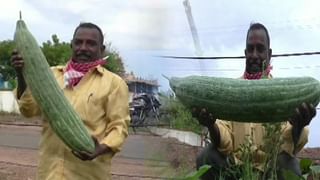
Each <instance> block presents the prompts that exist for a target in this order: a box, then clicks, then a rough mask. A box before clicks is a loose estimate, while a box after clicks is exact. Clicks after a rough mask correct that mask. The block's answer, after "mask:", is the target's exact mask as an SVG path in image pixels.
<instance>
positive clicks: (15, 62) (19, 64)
mask: <svg viewBox="0 0 320 180" xmlns="http://www.w3.org/2000/svg"><path fill="white" fill-rule="evenodd" d="M11 65H12V66H13V68H14V69H15V71H16V73H17V74H22V68H23V66H24V61H23V58H22V56H21V55H20V54H19V53H18V51H17V50H13V51H12V53H11Z"/></svg>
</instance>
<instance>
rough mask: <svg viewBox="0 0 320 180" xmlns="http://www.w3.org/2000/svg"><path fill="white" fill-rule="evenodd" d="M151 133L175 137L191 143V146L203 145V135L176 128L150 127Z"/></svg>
mask: <svg viewBox="0 0 320 180" xmlns="http://www.w3.org/2000/svg"><path fill="white" fill-rule="evenodd" d="M149 130H150V132H151V133H153V134H155V135H158V136H161V137H163V138H175V139H177V140H178V141H180V142H182V143H185V144H189V145H191V146H201V145H202V142H201V136H200V135H198V134H196V133H194V132H188V131H180V130H175V129H166V128H157V127H149Z"/></svg>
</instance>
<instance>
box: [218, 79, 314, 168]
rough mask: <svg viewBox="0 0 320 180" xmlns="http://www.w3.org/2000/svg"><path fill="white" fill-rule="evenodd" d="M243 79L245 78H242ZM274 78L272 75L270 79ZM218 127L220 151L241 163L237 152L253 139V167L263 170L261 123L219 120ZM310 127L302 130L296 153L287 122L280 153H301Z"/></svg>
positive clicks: (263, 154)
mask: <svg viewBox="0 0 320 180" xmlns="http://www.w3.org/2000/svg"><path fill="white" fill-rule="evenodd" d="M241 78H243V77H241ZM268 78H269V79H271V78H272V76H271V75H269V77H268ZM216 123H217V126H218V128H219V131H220V137H221V139H220V140H221V143H220V146H219V147H218V150H219V151H220V152H222V153H223V154H224V155H231V156H233V157H234V158H235V161H236V163H240V162H241V157H242V155H241V153H240V152H236V151H237V150H238V149H239V148H240V146H241V144H243V143H245V140H246V138H247V137H250V138H251V139H252V141H253V142H252V143H253V147H252V148H251V150H252V151H253V153H254V154H253V158H254V159H253V161H254V162H252V163H253V165H254V166H255V167H256V168H258V169H260V170H262V167H263V164H262V163H263V162H264V159H265V152H264V151H263V146H264V144H263V136H264V127H263V126H262V124H261V123H241V122H234V121H225V120H217V121H216ZM308 134H309V129H308V127H304V129H303V130H302V133H301V136H300V138H299V140H298V143H297V147H296V149H295V152H293V151H294V145H293V140H292V126H291V124H290V123H289V122H286V123H284V124H283V125H282V137H281V138H282V140H283V144H282V145H281V148H280V152H281V151H285V152H287V153H288V154H290V155H291V156H294V155H295V154H296V153H297V152H299V151H300V150H301V149H302V148H303V147H304V145H305V144H306V143H307V142H308Z"/></svg>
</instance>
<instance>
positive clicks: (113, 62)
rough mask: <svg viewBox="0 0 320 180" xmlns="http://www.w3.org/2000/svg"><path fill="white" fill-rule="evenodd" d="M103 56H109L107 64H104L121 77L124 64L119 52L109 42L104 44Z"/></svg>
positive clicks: (123, 71)
mask: <svg viewBox="0 0 320 180" xmlns="http://www.w3.org/2000/svg"><path fill="white" fill-rule="evenodd" d="M105 56H109V57H108V59H107V64H106V65H105V66H104V67H105V68H106V69H108V70H109V71H111V72H114V73H116V74H118V75H119V76H121V77H123V76H124V73H125V69H124V65H123V61H122V58H121V56H120V53H119V52H118V51H117V50H116V49H115V48H113V47H112V46H111V43H108V44H106V50H105Z"/></svg>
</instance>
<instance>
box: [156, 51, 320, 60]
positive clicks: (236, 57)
mask: <svg viewBox="0 0 320 180" xmlns="http://www.w3.org/2000/svg"><path fill="white" fill-rule="evenodd" d="M310 55H320V51H316V52H303V53H285V54H274V55H272V56H271V57H289V56H310ZM157 57H162V58H172V59H244V58H245V56H207V57H199V56H157Z"/></svg>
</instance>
